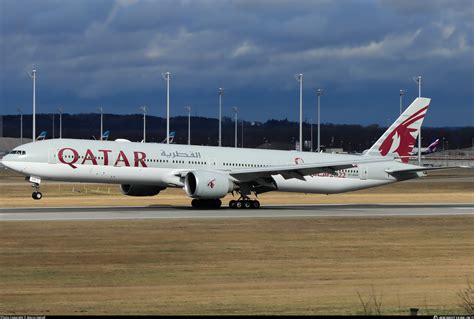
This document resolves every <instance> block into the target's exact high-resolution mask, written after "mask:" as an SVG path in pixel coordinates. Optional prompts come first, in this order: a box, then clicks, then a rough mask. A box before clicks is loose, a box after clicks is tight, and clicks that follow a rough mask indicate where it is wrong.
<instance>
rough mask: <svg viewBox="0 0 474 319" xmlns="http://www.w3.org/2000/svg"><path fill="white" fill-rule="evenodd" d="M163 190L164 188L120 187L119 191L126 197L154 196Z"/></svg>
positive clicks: (143, 186)
mask: <svg viewBox="0 0 474 319" xmlns="http://www.w3.org/2000/svg"><path fill="white" fill-rule="evenodd" d="M164 189H165V188H164V187H160V186H153V185H136V184H134V185H130V184H121V185H120V190H121V191H122V194H124V195H127V196H155V195H158V193H159V192H161V191H162V190H164Z"/></svg>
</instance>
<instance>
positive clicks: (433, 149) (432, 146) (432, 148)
mask: <svg viewBox="0 0 474 319" xmlns="http://www.w3.org/2000/svg"><path fill="white" fill-rule="evenodd" d="M438 145H439V138H438V139H436V141H434V142H433V143H431V144H430V145H429V146H428V148H427V149H426V153H428V154H429V153H434V152H436V150H437V149H438Z"/></svg>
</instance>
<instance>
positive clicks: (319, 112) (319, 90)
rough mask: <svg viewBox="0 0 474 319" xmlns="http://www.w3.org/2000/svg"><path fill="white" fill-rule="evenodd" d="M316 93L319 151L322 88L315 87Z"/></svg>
mask: <svg viewBox="0 0 474 319" xmlns="http://www.w3.org/2000/svg"><path fill="white" fill-rule="evenodd" d="M316 93H317V94H318V148H317V151H318V153H319V152H321V95H323V89H317V91H316Z"/></svg>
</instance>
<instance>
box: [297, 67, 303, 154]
mask: <svg viewBox="0 0 474 319" xmlns="http://www.w3.org/2000/svg"><path fill="white" fill-rule="evenodd" d="M295 78H296V80H297V81H298V82H299V83H300V149H299V151H300V152H302V151H303V74H302V73H300V74H298V75H295Z"/></svg>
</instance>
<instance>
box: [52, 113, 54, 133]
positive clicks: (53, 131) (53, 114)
mask: <svg viewBox="0 0 474 319" xmlns="http://www.w3.org/2000/svg"><path fill="white" fill-rule="evenodd" d="M52 138H53V139H54V113H53V134H52Z"/></svg>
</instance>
